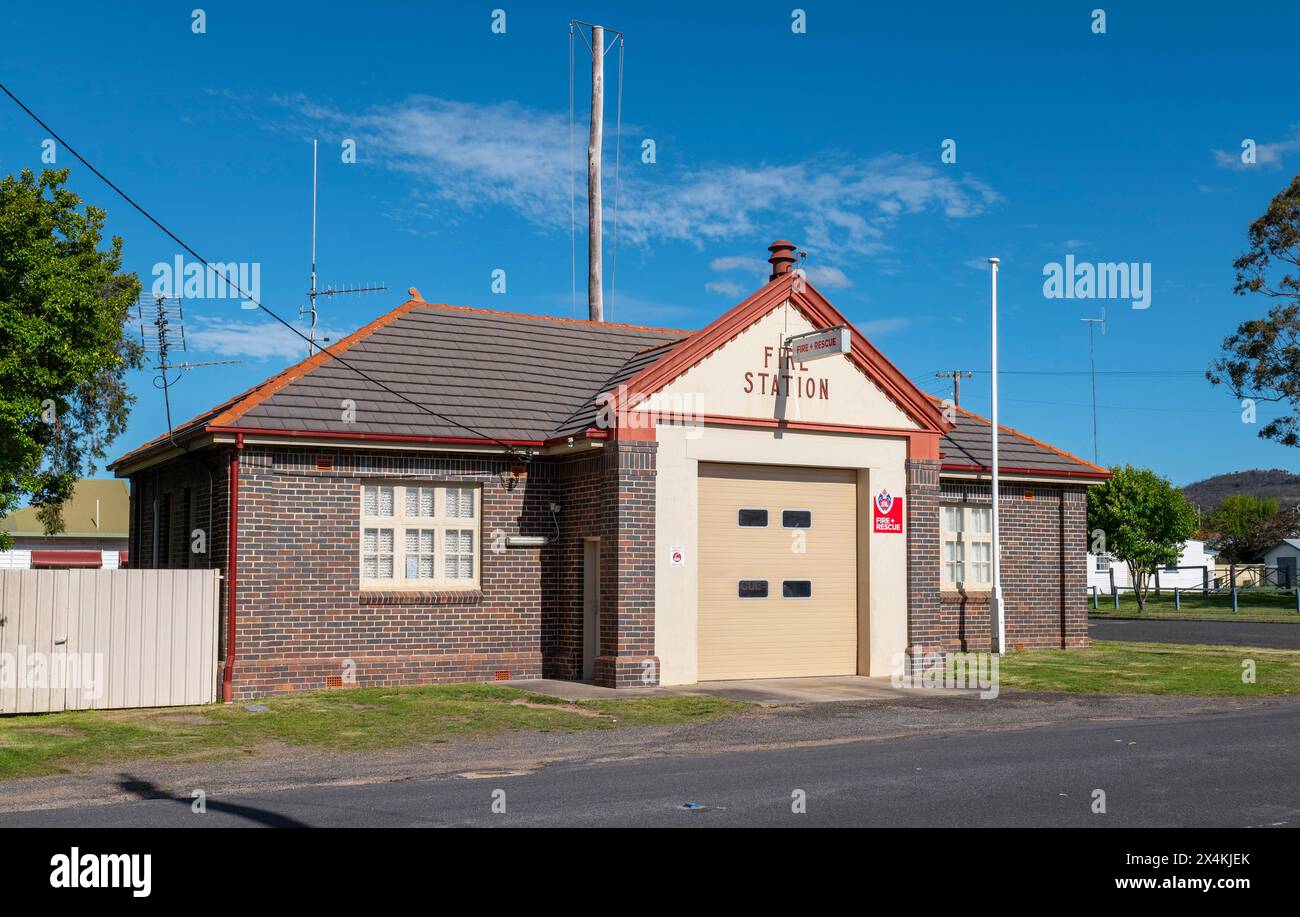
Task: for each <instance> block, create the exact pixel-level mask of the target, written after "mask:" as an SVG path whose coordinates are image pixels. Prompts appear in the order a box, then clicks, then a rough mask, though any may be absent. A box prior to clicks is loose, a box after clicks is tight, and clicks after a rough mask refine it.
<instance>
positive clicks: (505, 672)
mask: <svg viewBox="0 0 1300 917" xmlns="http://www.w3.org/2000/svg"><path fill="white" fill-rule="evenodd" d="M492 680H493V681H509V680H510V670H509V669H497V670H496V671H495V672H493V673H492Z"/></svg>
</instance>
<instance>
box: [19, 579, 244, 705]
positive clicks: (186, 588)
mask: <svg viewBox="0 0 1300 917" xmlns="http://www.w3.org/2000/svg"><path fill="white" fill-rule="evenodd" d="M218 576H219V574H218V573H217V571H215V570H129V569H127V570H124V569H117V570H86V569H72V570H0V713H40V712H48V711H56V710H81V709H89V708H95V709H106V708H114V707H165V706H176V705H183V704H203V703H210V702H212V701H215V700H216V699H217V674H218V673H217V594H218V588H217V587H218Z"/></svg>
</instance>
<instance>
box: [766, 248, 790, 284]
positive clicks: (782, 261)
mask: <svg viewBox="0 0 1300 917" xmlns="http://www.w3.org/2000/svg"><path fill="white" fill-rule="evenodd" d="M767 250H768V251H770V252H771V253H772V257H770V258H768V259H767V260H768V262H769V263H771V265H772V276H770V277H768V278H767V280H768V282H769V283H771V282H772V281H773V280H776V279H777V278H778V277H782V276H784V275H785V274H788V273H790V272H791V271H792V270H794V261H795V258H794V243H793V242H787V241H785V239H777V240H776V241H775V242H773V243H772V244H771V245H769V246H768V247H767Z"/></svg>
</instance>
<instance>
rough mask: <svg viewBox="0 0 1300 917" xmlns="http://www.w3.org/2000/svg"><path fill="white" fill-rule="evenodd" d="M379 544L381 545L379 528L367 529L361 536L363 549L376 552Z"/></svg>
mask: <svg viewBox="0 0 1300 917" xmlns="http://www.w3.org/2000/svg"><path fill="white" fill-rule="evenodd" d="M378 546H379V530H378V529H366V530H365V532H364V533H362V536H361V550H363V551H369V552H371V553H374V551H375V549H376V548H377V547H378Z"/></svg>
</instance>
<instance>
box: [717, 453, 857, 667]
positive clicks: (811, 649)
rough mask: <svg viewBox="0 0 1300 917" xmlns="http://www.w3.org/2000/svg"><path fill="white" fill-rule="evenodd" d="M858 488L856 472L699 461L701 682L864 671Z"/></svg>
mask: <svg viewBox="0 0 1300 917" xmlns="http://www.w3.org/2000/svg"><path fill="white" fill-rule="evenodd" d="M856 486H857V475H856V473H855V472H853V471H851V470H840V469H828V468H787V467H778V466H772V465H719V464H705V463H701V464H700V597H699V652H700V659H699V663H700V666H699V678H700V680H701V681H706V680H715V679H727V678H776V677H784V676H790V677H793V676H800V675H805V676H806V675H852V674H853V673H854V672H856V671H857V617H858V616H857V541H856V537H857V499H856ZM742 510H745V511H747V512H746V513H745V519H744V521H745V522H747V523H758V522H761V521H763V517H762V515H761V514H760V513H758V512H754V511H759V510H765V511H766V523H767V524H766V526H760V525H741V524H740V522H741V511H742ZM787 510H788V511H790V512H791V514H792V515H791V517H790V518H788V519H787V518H785V513H786V511H787ZM801 523H811V524H810V526H809V527H808V528H791V527H787V524H794V525H799V524H801ZM799 539H802V548H803V551H802V552H800V551H799V550H798V548H799V547H801V545H800V543H799ZM742 581H743V582H744V584H745V585H743V586H742V585H741V584H742ZM763 583H766V586H765V587H764V586H763V585H762V584H763ZM787 583H789V589H790V592H791V593H792V595H791V596H790V597H787V595H786V589H785V586H786V584H787ZM764 589H766V596H763V595H762V593H763V591H764ZM804 591H807V592H809V593H810V595H809V596H808V597H806V598H803V597H795V596H798V595H800V594H801V593H802V592H804ZM742 593H744V594H746V595H747V596H749V597H742Z"/></svg>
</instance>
